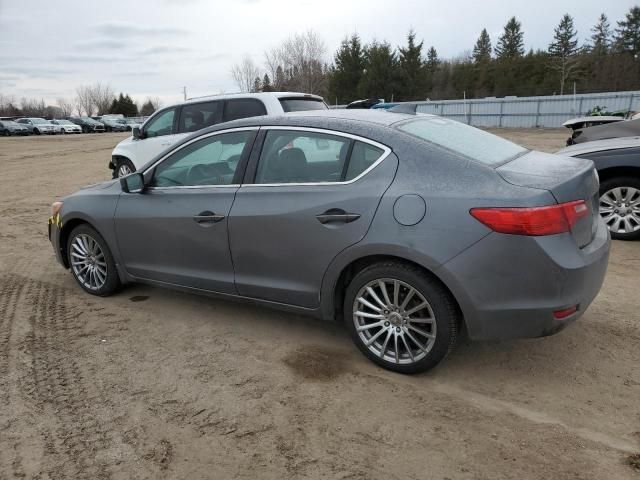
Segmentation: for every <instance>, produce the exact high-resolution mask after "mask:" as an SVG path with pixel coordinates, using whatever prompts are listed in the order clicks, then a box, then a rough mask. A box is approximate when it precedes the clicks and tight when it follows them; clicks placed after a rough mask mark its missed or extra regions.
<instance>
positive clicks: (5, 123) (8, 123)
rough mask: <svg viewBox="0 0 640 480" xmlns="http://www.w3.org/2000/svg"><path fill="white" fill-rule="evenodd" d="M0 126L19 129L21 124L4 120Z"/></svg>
mask: <svg viewBox="0 0 640 480" xmlns="http://www.w3.org/2000/svg"><path fill="white" fill-rule="evenodd" d="M0 124H2V125H5V126H7V127H19V126H20V124H19V123H16V122H14V121H13V120H2V121H1V122H0Z"/></svg>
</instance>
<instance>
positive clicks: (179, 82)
mask: <svg viewBox="0 0 640 480" xmlns="http://www.w3.org/2000/svg"><path fill="white" fill-rule="evenodd" d="M634 4H638V0H629V1H627V0H608V1H602V0H534V1H532V0H510V1H506V0H481V1H476V0H447V1H442V0H438V1H432V0H323V1H311V0H226V1H218V0H175V1H170V0H155V1H152V0H134V1H125V0H122V1H87V0H65V1H52V0H47V1H45V0H0V93H3V94H6V95H13V96H15V97H16V99H20V98H21V97H23V96H29V97H37V98H44V99H45V100H47V101H49V102H50V103H54V102H55V99H56V98H57V97H60V96H63V97H72V96H73V95H74V91H75V88H76V87H77V86H78V85H80V84H87V83H94V82H95V81H101V82H104V83H108V84H110V85H111V87H112V88H113V89H114V90H115V91H116V92H120V91H123V92H126V93H130V94H131V95H132V96H133V97H134V98H135V99H136V100H138V101H141V100H144V99H145V98H146V97H147V96H158V97H160V98H161V100H162V102H163V104H167V103H170V102H174V101H179V100H180V99H181V98H182V94H181V91H182V87H183V86H186V87H187V92H188V95H189V96H198V95H205V94H210V93H219V92H232V91H236V90H237V87H236V86H235V85H234V82H233V79H232V78H231V74H230V73H229V70H230V68H231V65H233V64H234V63H235V62H237V61H238V60H239V59H240V58H241V57H242V56H243V55H244V54H249V55H250V56H252V57H253V59H254V60H255V61H256V62H257V63H259V64H260V65H262V63H263V52H264V50H265V49H268V48H271V47H273V46H276V45H277V44H279V43H280V42H281V41H282V40H284V39H285V38H287V37H288V36H289V35H291V34H292V33H295V32H303V31H305V30H308V29H313V30H315V31H316V32H317V33H319V34H320V36H321V37H322V38H323V39H324V41H325V43H326V46H327V61H330V60H331V59H332V57H333V52H334V51H335V49H336V48H337V47H338V45H339V44H340V41H341V40H342V39H343V38H344V37H345V36H346V35H349V34H351V33H352V32H357V33H358V34H360V36H361V37H362V39H363V41H364V42H367V41H370V40H372V39H374V38H375V39H378V40H387V41H389V42H390V43H391V44H392V45H394V46H395V45H398V44H404V42H405V37H406V34H407V31H408V30H409V28H411V27H413V28H414V29H415V30H416V32H417V35H418V38H419V39H424V41H425V46H430V45H433V46H435V48H436V49H437V51H438V53H439V54H440V56H441V57H444V58H446V57H453V56H457V55H459V54H461V53H462V52H464V51H465V50H470V49H471V48H472V47H473V44H474V43H475V41H476V39H477V37H478V34H479V33H480V31H481V30H482V28H486V29H487V30H488V32H489V34H490V35H491V41H492V43H493V45H495V43H496V41H497V38H498V36H499V35H500V32H501V31H502V27H503V25H504V24H505V23H506V21H507V20H508V18H509V17H511V16H512V15H515V16H516V17H517V18H518V19H519V20H520V21H521V22H522V25H523V30H524V32H525V44H526V47H527V49H528V48H534V49H535V48H546V47H547V45H548V43H549V42H550V40H551V38H552V35H553V28H554V27H555V26H556V25H557V24H558V22H559V20H560V17H561V16H562V15H563V14H564V13H570V14H571V15H572V16H573V17H574V19H575V23H576V27H577V29H578V34H579V37H580V40H581V41H584V40H585V39H587V38H588V36H589V34H590V32H589V30H590V28H591V27H592V26H593V25H594V24H595V23H596V21H597V19H598V16H599V15H600V13H602V12H603V11H604V13H606V14H607V16H608V17H609V20H610V22H611V24H612V26H615V22H616V21H617V20H620V19H621V18H623V16H624V14H625V13H626V12H627V11H628V10H629V8H630V7H632V6H633V5H634Z"/></svg>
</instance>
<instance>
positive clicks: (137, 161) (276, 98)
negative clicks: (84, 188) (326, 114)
mask: <svg viewBox="0 0 640 480" xmlns="http://www.w3.org/2000/svg"><path fill="white" fill-rule="evenodd" d="M317 109H321V110H325V109H327V105H326V104H325V103H324V100H323V99H322V97H318V96H316V95H308V94H304V93H291V92H269V93H247V94H234V95H216V96H210V97H202V98H196V99H192V100H188V101H187V102H184V103H181V104H178V105H172V106H170V107H166V108H163V109H161V110H159V111H157V112H155V113H154V114H153V115H152V116H151V117H149V119H148V120H147V121H146V122H145V123H144V125H143V126H142V127H141V128H139V129H136V128H133V130H132V133H133V135H132V136H131V137H130V138H127V139H125V140H123V141H121V142H120V143H119V144H118V145H116V148H114V149H113V152H112V154H111V161H110V162H109V168H110V169H112V170H113V176H114V178H115V177H121V176H123V175H128V174H129V173H131V172H133V171H135V170H136V169H137V168H139V167H140V166H142V165H144V164H145V163H147V162H148V161H149V160H151V159H152V158H153V157H155V156H156V155H157V154H158V153H160V152H161V151H162V150H164V149H166V148H167V147H169V146H171V145H173V144H174V143H176V142H178V141H179V140H181V139H183V138H184V137H185V136H186V135H188V134H189V133H191V132H195V131H197V130H200V129H202V128H205V127H208V126H211V125H215V124H218V123H221V122H228V121H230V120H235V119H238V118H246V117H254V116H259V115H267V114H270V115H277V114H282V113H286V112H296V111H301V110H317Z"/></svg>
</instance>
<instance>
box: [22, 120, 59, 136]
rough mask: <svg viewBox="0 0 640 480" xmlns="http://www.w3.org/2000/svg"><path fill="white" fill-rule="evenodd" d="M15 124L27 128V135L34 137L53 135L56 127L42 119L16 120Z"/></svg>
mask: <svg viewBox="0 0 640 480" xmlns="http://www.w3.org/2000/svg"><path fill="white" fill-rule="evenodd" d="M16 123H19V124H20V125H23V126H25V127H27V129H28V130H29V133H33V134H34V135H42V134H46V135H55V133H56V127H55V126H54V125H51V123H49V121H48V120H45V119H44V118H37V117H30V118H19V119H18V120H16Z"/></svg>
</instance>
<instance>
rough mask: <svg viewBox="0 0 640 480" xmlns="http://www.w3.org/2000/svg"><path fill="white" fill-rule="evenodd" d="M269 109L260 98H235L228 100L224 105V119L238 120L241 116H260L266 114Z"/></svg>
mask: <svg viewBox="0 0 640 480" xmlns="http://www.w3.org/2000/svg"><path fill="white" fill-rule="evenodd" d="M266 114H267V109H266V108H265V106H264V103H262V102H261V101H260V100H257V99H255V98H234V99H231V100H227V102H226V105H225V107H224V121H225V122H230V121H231V120H238V119H240V118H248V117H258V116H260V115H266Z"/></svg>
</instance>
